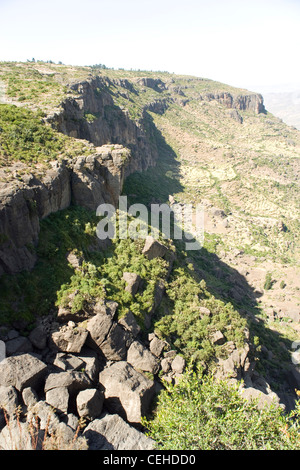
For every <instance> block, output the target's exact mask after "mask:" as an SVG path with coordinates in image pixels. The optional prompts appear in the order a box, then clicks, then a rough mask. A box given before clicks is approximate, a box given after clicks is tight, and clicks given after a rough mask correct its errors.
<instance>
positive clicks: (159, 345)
mask: <svg viewBox="0 0 300 470" xmlns="http://www.w3.org/2000/svg"><path fill="white" fill-rule="evenodd" d="M165 347H166V342H165V341H163V340H161V339H159V338H157V336H154V338H153V339H152V340H151V341H150V351H151V352H152V354H154V356H157V357H159V356H161V354H162V352H163V350H164V349H165Z"/></svg>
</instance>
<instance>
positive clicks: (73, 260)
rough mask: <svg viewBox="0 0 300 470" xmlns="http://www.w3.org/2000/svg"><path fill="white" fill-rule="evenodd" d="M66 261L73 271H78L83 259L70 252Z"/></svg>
mask: <svg viewBox="0 0 300 470" xmlns="http://www.w3.org/2000/svg"><path fill="white" fill-rule="evenodd" d="M67 261H68V263H69V264H70V265H71V266H72V268H74V269H79V268H80V266H81V265H82V262H83V258H82V257H81V256H78V255H77V254H76V253H75V252H72V251H70V252H69V253H68V254H67Z"/></svg>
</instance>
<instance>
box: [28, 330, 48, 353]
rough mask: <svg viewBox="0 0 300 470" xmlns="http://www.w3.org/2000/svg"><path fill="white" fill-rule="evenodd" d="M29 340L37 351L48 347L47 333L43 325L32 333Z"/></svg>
mask: <svg viewBox="0 0 300 470" xmlns="http://www.w3.org/2000/svg"><path fill="white" fill-rule="evenodd" d="M29 339H30V341H31V343H32V345H33V346H34V347H35V348H37V349H41V350H43V349H45V348H46V346H47V333H46V332H45V330H44V328H43V327H42V326H41V325H39V326H37V327H36V328H34V329H33V330H32V331H31V332H30V335H29Z"/></svg>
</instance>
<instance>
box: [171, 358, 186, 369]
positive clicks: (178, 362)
mask: <svg viewBox="0 0 300 470" xmlns="http://www.w3.org/2000/svg"><path fill="white" fill-rule="evenodd" d="M171 368H172V371H173V372H176V373H177V374H182V372H183V371H184V368H185V360H184V358H183V357H181V356H178V355H177V356H175V358H174V359H173V361H172V363H171Z"/></svg>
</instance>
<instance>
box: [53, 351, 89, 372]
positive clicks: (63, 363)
mask: <svg viewBox="0 0 300 470" xmlns="http://www.w3.org/2000/svg"><path fill="white" fill-rule="evenodd" d="M53 365H54V366H56V367H58V368H59V369H61V370H65V371H66V370H80V369H83V367H84V362H83V360H82V359H80V358H79V357H77V356H74V355H73V354H67V353H61V352H60V353H57V354H56V356H55V358H54V361H53Z"/></svg>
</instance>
